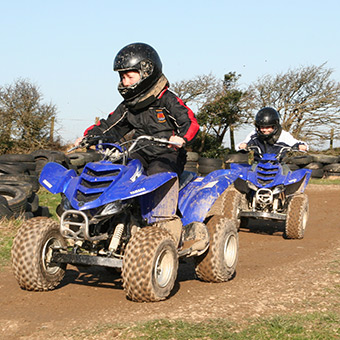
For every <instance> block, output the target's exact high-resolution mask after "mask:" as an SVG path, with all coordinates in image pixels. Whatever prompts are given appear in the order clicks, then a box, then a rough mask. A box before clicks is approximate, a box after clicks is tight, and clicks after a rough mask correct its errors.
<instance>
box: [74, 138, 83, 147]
mask: <svg viewBox="0 0 340 340" xmlns="http://www.w3.org/2000/svg"><path fill="white" fill-rule="evenodd" d="M83 139H84V136H82V137H79V138H77V139H76V141H75V142H74V146H79V145H80V143H81V142H82V140H83Z"/></svg>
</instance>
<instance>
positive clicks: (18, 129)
mask: <svg viewBox="0 0 340 340" xmlns="http://www.w3.org/2000/svg"><path fill="white" fill-rule="evenodd" d="M42 99H43V97H42V94H41V93H40V91H39V89H38V87H37V86H35V85H33V84H31V83H30V82H29V81H27V80H23V79H19V80H17V81H15V82H14V84H13V85H8V86H3V87H0V112H1V114H2V117H4V119H2V120H1V121H0V131H1V132H5V134H4V135H2V136H3V137H4V138H2V139H1V145H0V148H1V149H2V150H3V151H8V148H9V146H10V148H14V147H16V148H18V147H19V148H20V149H23V150H30V149H32V148H33V149H34V148H37V147H44V146H46V145H48V144H49V142H50V139H49V136H50V132H51V131H50V127H51V121H52V120H53V119H55V117H56V107H55V106H54V105H52V104H43V103H41V101H42Z"/></svg>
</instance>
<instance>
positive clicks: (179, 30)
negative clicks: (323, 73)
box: [0, 0, 340, 143]
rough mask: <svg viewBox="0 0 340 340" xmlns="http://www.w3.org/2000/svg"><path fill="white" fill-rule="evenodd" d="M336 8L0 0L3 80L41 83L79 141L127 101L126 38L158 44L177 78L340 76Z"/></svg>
mask: <svg viewBox="0 0 340 340" xmlns="http://www.w3.org/2000/svg"><path fill="white" fill-rule="evenodd" d="M339 13H340V2H339V1H338V0H323V1H317V0H309V1H305V0H300V1H299V0H295V1H291V0H286V1H281V2H275V1H272V0H271V1H267V0H265V1H261V0H258V1H251V0H243V1H227V0H225V1H222V0H218V1H215V0H210V1H207V0H204V1H203V0H196V1H191V0H188V1H185V0H182V1H178V0H170V1H169V0H168V1H166V0H163V1H153V0H150V1H147V0H145V1H137V0H126V1H115V0H95V1H94V0H93V1H90V0H58V1H56V0H55V1H52V0H49V1H46V0H27V1H26V0H7V1H4V0H0V17H1V20H0V29H1V30H0V31H1V34H0V46H1V53H0V86H6V85H10V84H13V83H14V82H15V81H16V80H17V79H26V80H29V81H30V82H31V83H33V84H35V85H36V86H38V88H39V89H40V92H41V93H42V96H43V102H44V103H52V104H54V105H55V106H56V107H57V124H56V129H58V134H59V135H60V136H61V137H62V140H63V141H64V142H65V143H66V142H73V141H75V139H76V138H77V137H79V136H82V135H83V132H84V130H85V129H86V128H87V127H88V126H90V125H92V124H93V123H94V121H95V117H101V118H106V117H107V115H108V114H109V113H110V112H112V111H113V110H114V109H115V107H116V106H118V104H119V103H120V102H121V100H122V98H121V96H120V95H119V93H118V91H117V85H118V81H119V77H118V74H117V73H116V72H113V70H112V63H113V59H114V57H115V55H116V54H117V53H118V51H119V50H120V49H121V48H122V47H124V46H126V45H128V44H129V43H133V42H144V43H147V44H150V45H151V46H153V47H154V48H155V49H156V50H157V52H158V54H159V55H160V58H161V60H162V63H163V72H164V74H165V75H166V77H167V78H168V79H169V81H170V83H171V82H177V81H181V80H189V79H192V78H194V77H195V76H197V75H204V74H210V73H211V74H213V75H215V76H216V77H217V78H221V79H223V76H224V74H226V73H228V72H236V73H237V74H241V78H240V80H239V85H240V86H241V87H242V86H244V87H247V86H248V85H250V84H251V83H253V82H255V81H256V80H257V79H258V78H260V77H262V76H264V75H266V74H270V75H273V76H274V75H276V74H278V73H283V72H286V71H288V70H289V69H295V68H298V67H301V66H311V65H316V66H319V65H321V64H323V63H326V67H327V68H330V69H332V70H334V73H333V79H334V80H336V81H340V20H339ZM250 130H251V127H248V128H247V127H246V128H243V129H242V130H241V131H237V133H236V142H239V141H241V140H242V138H243V137H244V136H245V134H246V133H248V132H249V131H250Z"/></svg>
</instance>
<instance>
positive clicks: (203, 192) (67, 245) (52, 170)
mask: <svg viewBox="0 0 340 340" xmlns="http://www.w3.org/2000/svg"><path fill="white" fill-rule="evenodd" d="M93 139H95V138H93ZM145 141H147V142H148V143H150V142H152V143H155V144H156V145H159V146H163V147H168V144H171V143H170V142H169V141H167V140H164V139H158V138H154V137H151V136H140V137H138V138H137V139H135V140H132V141H129V142H125V143H123V144H113V143H109V142H107V143H103V140H100V138H99V137H98V138H97V139H96V143H94V142H93V140H92V141H91V144H93V143H94V144H96V149H97V151H98V152H100V153H101V154H102V160H100V161H98V162H91V163H88V164H86V166H85V167H84V169H83V171H82V173H81V174H80V175H77V173H76V172H75V171H74V170H69V169H66V168H65V167H63V166H61V165H60V164H57V163H53V162H51V163H47V164H46V165H45V167H44V168H43V170H42V172H41V176H40V183H41V184H42V186H43V187H45V188H46V189H47V190H49V191H50V192H51V193H52V194H61V203H60V205H59V207H58V209H57V212H58V215H59V216H60V222H59V223H58V222H56V221H55V220H53V219H51V218H42V217H40V218H39V217H38V218H32V219H30V220H28V221H26V222H25V224H24V225H23V226H22V227H21V228H20V229H19V231H18V233H17V235H16V237H15V239H14V241H13V247H12V252H11V255H12V268H13V272H14V274H15V277H16V279H17V281H18V283H19V285H20V287H21V288H22V289H25V290H33V291H47V290H52V289H54V288H55V287H57V286H58V285H59V283H60V282H61V280H62V279H63V277H64V275H65V270H66V267H67V264H72V265H76V266H78V265H85V266H102V267H105V268H107V269H108V270H109V271H116V272H118V273H121V276H122V282H123V287H124V290H125V293H126V295H127V297H128V298H129V299H131V300H133V301H137V302H150V301H159V300H163V299H165V298H167V297H168V296H169V295H170V293H171V291H172V289H173V287H174V284H175V281H176V277H177V270H178V265H179V259H180V258H186V257H194V260H195V261H194V262H195V271H196V274H197V276H198V278H200V279H201V280H203V281H208V282H224V281H228V280H230V279H232V278H233V277H234V275H235V271H236V264H237V260H238V230H237V224H236V221H235V220H233V219H231V218H229V217H228V216H227V215H228V208H229V207H228V205H227V204H226V197H227V196H228V192H229V187H230V186H231V184H232V183H233V182H234V180H235V179H236V178H237V177H238V171H231V170H222V169H221V170H216V171H214V172H212V173H210V174H209V175H207V176H206V177H198V176H197V174H195V173H191V172H184V173H183V174H182V176H181V178H180V179H178V176H177V175H176V174H175V173H173V172H164V173H158V174H154V175H150V176H147V175H146V174H145V171H144V169H143V167H142V164H141V162H140V161H139V160H137V159H133V158H132V157H130V155H131V153H132V152H133V151H136V150H138V148H142V147H143V146H144V145H145ZM86 143H88V144H86ZM127 143H130V144H127ZM86 145H87V146H88V145H90V140H89V139H87V140H85V143H83V145H82V146H86ZM127 146H129V147H127ZM177 202H178V203H177Z"/></svg>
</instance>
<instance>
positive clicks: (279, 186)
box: [272, 185, 285, 195]
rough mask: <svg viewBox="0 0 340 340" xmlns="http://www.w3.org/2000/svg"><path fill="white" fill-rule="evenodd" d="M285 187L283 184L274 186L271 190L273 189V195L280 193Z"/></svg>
mask: <svg viewBox="0 0 340 340" xmlns="http://www.w3.org/2000/svg"><path fill="white" fill-rule="evenodd" d="M284 189H285V187H284V186H283V185H278V186H277V187H275V188H274V189H273V190H272V191H273V195H277V194H280V193H281V192H282V191H284Z"/></svg>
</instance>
